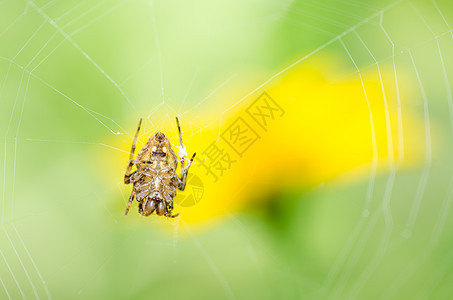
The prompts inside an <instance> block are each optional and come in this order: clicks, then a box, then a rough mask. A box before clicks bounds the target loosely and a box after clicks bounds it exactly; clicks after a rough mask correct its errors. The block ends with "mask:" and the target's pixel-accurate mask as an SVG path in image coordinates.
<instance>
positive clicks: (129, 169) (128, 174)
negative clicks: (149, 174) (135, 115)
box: [124, 119, 142, 184]
mask: <svg viewBox="0 0 453 300" xmlns="http://www.w3.org/2000/svg"><path fill="white" fill-rule="evenodd" d="M141 126H142V119H140V122H139V123H138V128H137V132H136V133H135V137H134V141H133V142H132V149H131V153H130V155H129V164H128V166H127V169H126V173H124V183H125V184H129V183H131V180H130V177H131V176H132V175H133V174H134V173H135V172H134V173H131V172H132V167H133V166H134V163H135V161H134V160H133V158H134V152H135V145H136V144H137V137H138V132H139V131H140V127H141Z"/></svg>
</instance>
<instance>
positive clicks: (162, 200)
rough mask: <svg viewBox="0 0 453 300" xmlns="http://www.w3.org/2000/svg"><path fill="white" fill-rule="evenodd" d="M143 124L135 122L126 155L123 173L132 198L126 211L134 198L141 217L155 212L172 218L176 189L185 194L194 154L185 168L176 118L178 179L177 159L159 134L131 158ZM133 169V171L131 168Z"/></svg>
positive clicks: (166, 141) (127, 210) (184, 155)
mask: <svg viewBox="0 0 453 300" xmlns="http://www.w3.org/2000/svg"><path fill="white" fill-rule="evenodd" d="M141 124H142V119H140V122H139V123H138V128H137V132H136V133H135V137H134V141H133V143H132V149H131V153H130V156H129V165H128V166H127V169H126V173H125V174H124V183H125V184H130V183H132V184H133V185H134V186H133V188H132V193H131V196H130V197H129V202H128V203H127V207H126V215H127V213H128V212H129V208H130V206H131V203H132V201H133V200H134V198H135V199H136V200H137V202H138V203H139V204H138V212H139V213H140V214H141V215H142V216H149V215H151V214H152V213H153V212H154V211H156V214H157V215H159V216H162V215H165V216H166V217H168V218H175V217H177V216H178V215H179V213H178V214H176V215H173V198H174V197H175V196H176V189H179V190H181V191H184V188H185V187H186V180H187V172H188V171H189V168H190V166H191V164H192V162H193V159H194V157H195V155H196V153H194V154H193V155H192V158H191V159H190V161H189V163H188V164H187V166H185V158H186V154H187V152H186V147H185V146H184V144H183V142H182V134H181V127H180V125H179V120H178V118H176V124H177V125H178V132H179V144H180V146H179V147H178V149H179V153H178V155H179V158H180V164H181V177H179V176H178V175H177V174H176V168H177V166H178V159H177V157H176V154H175V152H174V151H173V149H172V148H171V144H170V141H169V139H168V138H167V137H166V136H165V134H163V133H162V132H157V133H155V134H153V135H152V136H151V137H150V138H149V140H148V142H147V143H146V145H145V146H143V148H142V150H140V152H139V153H138V154H137V157H136V158H135V160H134V159H133V158H134V152H135V144H136V143H137V137H138V133H139V131H140V127H141ZM134 165H135V166H136V170H135V171H134V172H132V167H133V166H134Z"/></svg>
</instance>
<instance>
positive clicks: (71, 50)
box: [0, 0, 453, 299]
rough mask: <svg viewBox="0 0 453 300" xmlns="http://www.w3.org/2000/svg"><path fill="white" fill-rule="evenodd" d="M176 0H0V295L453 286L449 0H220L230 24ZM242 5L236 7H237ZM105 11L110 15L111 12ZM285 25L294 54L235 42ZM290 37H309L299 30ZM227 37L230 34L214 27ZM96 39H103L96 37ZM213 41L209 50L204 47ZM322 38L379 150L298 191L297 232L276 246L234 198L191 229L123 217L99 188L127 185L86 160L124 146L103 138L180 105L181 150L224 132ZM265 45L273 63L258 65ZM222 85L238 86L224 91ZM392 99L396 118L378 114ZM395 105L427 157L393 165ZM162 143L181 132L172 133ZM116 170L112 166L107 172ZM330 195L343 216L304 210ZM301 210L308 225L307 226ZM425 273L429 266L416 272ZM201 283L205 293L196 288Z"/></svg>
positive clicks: (161, 124) (290, 293)
mask: <svg viewBox="0 0 453 300" xmlns="http://www.w3.org/2000/svg"><path fill="white" fill-rule="evenodd" d="M171 4H172V3H169V4H163V3H160V2H151V1H141V0H131V1H125V0H123V1H96V2H95V3H94V2H93V1H81V2H71V1H65V2H63V1H56V0H51V1H23V2H20V3H17V1H13V0H3V1H0V11H2V12H0V14H1V15H2V21H0V43H1V44H0V45H1V48H0V71H1V72H0V76H1V77H0V99H2V101H1V106H2V109H1V111H2V112H1V113H2V120H1V122H2V129H3V128H4V130H3V131H4V137H5V138H4V141H3V142H4V147H3V148H4V149H3V164H2V166H3V184H2V202H1V203H2V205H1V230H0V240H1V243H0V256H1V258H0V264H1V268H0V283H1V285H2V289H1V291H0V294H1V295H2V298H8V299H16V298H38V299H40V298H44V299H45V298H49V299H52V298H61V297H67V296H69V297H74V298H91V297H98V296H99V295H102V296H104V297H108V298H125V297H126V298H132V297H134V298H148V297H149V293H150V289H149V288H148V287H147V285H149V283H150V282H151V283H153V285H155V286H153V288H154V290H153V291H152V292H153V293H154V294H155V295H156V296H157V297H164V296H170V297H173V298H178V297H181V296H182V295H184V294H181V291H183V293H185V294H186V296H189V295H190V296H193V297H195V295H196V296H197V297H205V298H210V299H212V298H214V297H217V296H218V295H222V296H223V297H224V298H228V299H234V298H243V297H246V296H248V297H261V298H265V297H268V298H269V297H272V296H269V295H275V296H277V295H279V296H281V297H282V298H301V297H315V298H326V299H331V298H332V299H337V298H362V297H367V296H368V297H370V295H371V296H374V297H376V292H379V295H380V296H379V298H386V299H388V298H401V297H402V295H414V296H415V295H417V296H418V297H420V292H421V293H422V297H423V298H427V297H429V296H431V297H433V296H436V297H439V298H451V296H452V293H453V291H452V289H451V288H450V287H449V282H450V280H451V276H452V273H451V269H452V263H451V260H452V257H451V245H452V243H451V238H450V236H451V234H448V233H449V232H448V228H449V226H448V225H449V215H450V211H451V204H452V197H453V174H452V172H451V171H450V169H451V168H449V167H450V166H451V163H452V161H451V158H450V156H449V155H448V154H449V153H450V152H451V151H449V150H450V149H451V147H452V142H453V139H452V137H453V121H452V120H453V99H452V90H451V79H450V77H451V75H450V73H451V71H452V64H453V61H452V60H451V55H449V53H452V50H453V49H452V48H453V31H452V28H451V25H450V24H451V23H452V20H453V19H452V18H453V16H452V15H449V14H448V8H450V7H449V4H448V2H446V1H443V2H441V1H434V0H433V1H388V2H387V3H386V4H385V5H384V4H379V5H377V4H375V3H372V2H370V4H368V3H362V2H356V1H352V0H344V1H325V2H321V3H318V2H315V1H304V2H303V3H302V2H298V1H295V2H293V1H283V2H282V1H265V2H260V3H258V2H253V1H251V2H247V3H245V4H244V3H242V2H231V4H229V5H226V4H224V7H222V8H224V9H228V10H229V11H227V12H226V14H228V13H232V12H235V13H237V14H238V16H236V17H235V19H234V23H231V22H232V21H231V19H228V18H225V19H222V17H219V20H216V19H215V18H214V17H211V18H207V20H206V21H208V22H213V24H214V25H213V26H212V27H210V28H206V27H205V26H204V24H201V23H197V22H196V21H195V20H196V17H197V16H200V11H199V9H206V10H207V11H209V12H211V11H212V12H213V13H214V12H217V8H215V7H211V6H209V4H208V3H207V2H206V3H203V2H197V5H194V7H188V6H187V7H185V6H184V5H183V4H180V5H181V6H182V7H181V11H185V10H187V13H186V14H184V13H175V12H174V11H175V7H174V6H173V7H172V5H171ZM173 4H174V3H173ZM339 4H341V5H339ZM174 5H175V4H174ZM239 8H240V9H242V10H241V11H245V12H246V13H244V15H242V13H239V11H240V10H238V9H239ZM5 12H6V13H5ZM250 15H251V16H252V17H251V18H250ZM403 15H404V16H405V17H404V18H403V17H401V16H403ZM176 17H182V18H184V17H185V18H186V19H183V20H185V21H187V20H189V21H190V22H189V23H186V24H183V25H181V24H180V25H179V27H178V26H176V25H175V26H176V27H177V28H176V29H175V32H176V33H178V34H179V35H177V36H178V38H179V39H172V38H171V36H168V34H167V33H168V32H167V27H168V26H170V23H169V22H166V21H165V20H166V18H169V19H170V20H173V19H177V18H176ZM109 18H113V19H115V20H116V19H118V22H110V23H109V22H106V21H105V20H106V19H109ZM405 22H406V23H407V24H403V23H405ZM125 24H127V25H128V26H129V27H126V25H125ZM282 24H285V26H287V28H290V29H291V30H292V32H291V34H292V35H294V38H295V39H297V41H295V45H294V46H293V48H292V49H290V50H288V51H293V52H294V54H297V55H298V57H299V58H298V59H296V60H294V61H292V62H290V63H288V61H287V60H283V59H282V60H279V59H276V60H275V59H274V60H275V61H273V59H271V58H270V57H268V56H266V55H261V56H260V55H256V54H255V53H252V52H250V51H249V52H247V51H248V50H247V46H249V47H252V46H253V47H255V48H256V49H259V48H260V47H262V46H264V45H268V44H266V42H265V37H263V36H260V35H259V33H260V32H268V31H272V30H275V28H276V27H278V26H282ZM135 28H147V30H146V31H144V32H145V33H146V34H143V32H142V31H137V32H134V29H135ZM399 28H401V29H399ZM183 29H185V30H187V31H188V32H189V33H190V32H195V33H199V32H201V33H203V34H207V36H209V37H210V38H211V39H212V41H209V42H207V41H205V40H202V39H199V40H197V39H196V38H197V34H185V33H184V30H183ZM408 29H410V31H411V32H409V31H408ZM177 30H181V32H179V31H177ZM95 31H96V34H94V33H95ZM239 32H251V33H254V34H256V37H255V39H252V40H251V41H250V40H248V41H247V42H244V40H246V39H247V38H250V36H247V35H243V36H240V38H238V39H236V35H237V34H238V33H239ZM412 32H416V33H417V34H412ZM370 33H373V34H372V36H370ZM186 35H187V36H186ZM301 36H302V37H304V36H309V37H313V41H310V43H304V42H303V41H299V39H301V38H300V37H301ZM241 38H242V40H241ZM191 39H195V40H191ZM224 40H226V42H231V43H233V42H235V43H237V44H222V43H223V41H224ZM102 43H106V45H107V46H105V47H104V46H102V47H101V45H102ZM216 43H218V44H219V45H216ZM117 44H121V45H123V46H124V45H128V47H131V48H132V49H133V50H130V48H128V47H126V46H124V47H123V48H121V49H123V50H124V49H128V55H130V53H134V54H136V55H134V56H133V57H129V56H128V57H127V59H125V61H121V60H115V63H114V64H112V62H111V61H112V60H113V59H117V58H120V57H124V55H123V54H122V53H120V52H118V51H120V50H121V49H120V50H118V49H116V48H115V47H109V46H115V45H117ZM224 47H231V48H232V50H230V51H228V52H227V54H225V53H224V52H221V50H219V49H222V51H223V49H224ZM182 48H184V49H185V51H184V53H181V49H182ZM178 51H179V52H178ZM216 51H217V52H216ZM211 52H212V53H214V54H213V55H212V56H210V55H207V54H210V53H211ZM332 52H333V53H336V54H337V55H338V56H339V57H340V59H341V60H342V61H344V62H346V63H347V64H349V66H350V67H349V68H350V69H349V70H348V71H347V72H344V74H347V75H342V77H341V78H335V79H332V83H333V82H334V81H335V80H337V81H340V80H342V79H345V78H348V79H355V80H360V82H361V85H362V87H363V99H364V101H365V102H367V104H368V108H369V115H368V116H367V117H369V121H370V138H371V143H372V147H373V159H372V162H371V166H370V168H369V177H368V178H367V179H365V180H364V181H363V182H362V183H356V184H355V185H353V186H348V187H343V186H342V187H338V186H337V185H335V184H334V183H330V182H328V183H325V184H324V185H322V186H320V187H318V188H316V189H314V190H313V191H310V192H309V193H308V195H307V196H306V197H307V198H308V200H309V201H308V202H310V203H312V202H316V203H317V204H316V205H317V206H316V207H317V208H316V209H314V210H310V213H311V214H312V215H311V216H310V217H309V218H308V219H309V220H308V221H307V220H304V222H305V223H304V222H302V221H295V222H293V223H291V225H289V226H290V228H289V229H288V232H290V233H288V235H290V236H291V237H292V238H295V239H296V243H303V244H304V247H302V248H300V247H298V246H297V245H294V244H292V243H288V245H287V247H286V248H285V247H283V246H282V249H280V248H279V247H277V246H275V245H274V242H273V241H271V240H269V239H271V238H269V237H268V236H267V235H266V228H265V227H264V225H263V224H262V223H261V222H260V221H259V220H258V219H257V218H255V217H253V216H250V215H248V214H245V213H230V212H228V211H225V218H224V220H223V221H222V222H221V224H217V225H216V226H215V229H214V230H205V231H203V230H198V229H197V228H196V227H193V226H192V225H190V224H187V223H185V222H184V221H181V222H172V223H169V224H166V225H165V224H164V225H162V223H161V222H160V220H158V219H156V218H150V219H149V222H148V220H147V222H146V225H143V222H142V219H140V220H137V219H133V220H132V221H129V222H128V223H126V222H125V221H123V220H122V219H120V218H122V216H121V214H122V211H121V212H120V213H117V212H116V210H117V208H118V207H120V206H117V205H116V204H110V203H113V201H112V202H110V201H106V199H118V198H119V196H118V195H122V198H123V201H124V202H126V201H127V197H128V195H126V194H124V190H123V189H122V188H121V186H122V183H121V182H120V181H117V180H116V181H114V182H113V184H105V182H103V181H102V179H99V178H102V177H103V176H105V175H104V173H109V171H111V173H114V172H116V170H114V171H113V170H109V169H107V170H99V169H97V168H96V167H90V165H93V164H94V165H96V162H97V161H98V160H102V156H103V153H105V151H112V152H113V153H117V152H119V153H121V154H122V155H124V157H127V155H128V151H125V150H124V149H122V148H119V147H117V146H116V145H115V144H114V142H113V141H114V140H118V139H119V140H122V141H124V143H127V144H130V141H131V139H132V137H133V134H134V127H135V126H136V121H137V120H138V118H140V117H142V118H144V119H145V123H146V124H145V128H144V130H143V132H142V133H141V135H142V136H143V137H146V136H149V135H150V133H152V132H155V131H157V130H163V129H165V128H168V126H169V125H168V124H172V123H173V122H174V121H173V118H174V116H175V115H179V116H180V117H181V120H182V125H183V130H184V138H185V139H186V141H187V144H188V145H189V146H188V149H189V151H192V150H193V148H194V145H193V143H191V141H192V140H193V139H196V138H197V137H199V136H203V135H204V134H205V132H206V131H207V130H208V129H212V128H215V129H217V130H216V131H218V132H219V135H220V132H221V130H223V128H224V126H225V122H226V121H227V120H228V117H229V114H230V112H231V111H233V110H235V109H237V108H238V107H240V106H241V105H242V104H243V103H245V102H247V101H249V100H250V99H251V98H254V97H256V96H258V94H259V93H261V92H262V91H264V90H265V89H266V88H267V87H268V85H270V84H272V83H274V82H275V81H276V80H279V79H280V78H281V76H282V75H284V74H286V73H287V72H290V71H291V70H292V69H294V68H295V67H297V66H300V65H302V64H304V63H306V62H309V61H310V60H312V59H316V58H317V57H322V55H324V54H328V53H332ZM212 53H211V54H212ZM300 53H306V54H304V55H302V56H301V55H300ZM216 55H218V57H216ZM130 56H132V55H130ZM286 57H287V56H286ZM68 61H71V64H69V63H68ZM193 61H195V62H196V63H194V62H193ZM268 61H272V63H269V64H268V65H266V68H264V69H262V67H261V66H262V65H263V62H268ZM235 62H236V63H235ZM60 64H61V66H60ZM116 64H117V65H118V66H117V67H114V65H116ZM212 64H216V68H212V67H211V66H212ZM243 65H246V66H247V68H243V67H242V66H243ZM276 66H277V67H276ZM65 67H67V68H68V69H67V70H65ZM244 69H245V70H244ZM384 69H390V70H391V72H390V73H389V72H385V71H384ZM249 70H253V71H249ZM255 70H258V72H256V71H255ZM403 73H404V75H403ZM408 73H409V74H408ZM371 74H377V77H378V78H379V84H380V87H381V90H382V95H383V103H382V105H383V106H384V108H385V120H386V122H385V123H386V137H387V153H388V158H387V159H386V160H385V161H382V160H381V159H379V153H378V145H377V141H376V129H375V128H374V122H373V120H374V119H373V110H372V108H371V107H370V104H369V103H370V102H369V101H370V93H369V91H368V89H367V85H366V78H367V77H368V76H371ZM388 74H392V75H391V76H390V77H389V76H388ZM404 77H411V79H412V81H411V82H413V83H415V84H416V87H412V89H409V88H408V87H407V84H406V85H405V83H406V82H405V81H404V80H406V79H405V78H404ZM181 85H183V87H181ZM389 90H394V91H395V95H394V97H395V99H396V102H395V103H393V102H390V101H389V99H387V98H386V95H387V94H388V91H389ZM232 91H234V95H239V96H238V97H234V99H231V98H232V97H231V94H232ZM97 97H103V98H102V99H104V98H105V99H109V100H108V101H104V100H99V99H98V98H97ZM409 98H410V99H412V98H415V99H418V100H417V101H414V102H410V101H407V99H409ZM218 107H221V109H220V110H218ZM392 108H395V110H396V112H397V118H396V122H395V120H394V119H392V118H391V117H390V110H391V109H392ZM214 109H217V110H218V111H220V113H218V114H216V115H214V116H212V117H210V119H209V120H208V122H206V121H205V120H204V119H203V118H200V116H202V115H203V112H211V111H213V110H214ZM406 111H415V112H417V113H419V114H420V116H421V118H422V120H423V132H420V133H419V134H420V135H421V136H423V139H424V142H423V145H424V149H423V153H424V160H423V162H422V164H421V167H420V168H414V170H407V169H404V168H402V167H401V166H402V165H403V163H404V162H405V160H406V159H407V158H406V156H405V154H406V152H408V149H405V144H404V140H405V136H406V135H407V134H408V132H411V130H412V129H411V128H403V118H404V117H405V115H406ZM49 120H50V122H49ZM44 121H48V122H44ZM172 128H174V127H172ZM393 128H397V130H396V131H394V130H392V129H393ZM438 128H441V129H445V128H447V129H448V130H439V129H438ZM174 129H175V128H174ZM449 130H452V132H449ZM395 132H397V137H394V136H393V135H394V133H395ZM438 132H442V134H443V135H442V134H439V133H438ZM445 132H446V133H447V134H445ZM436 135H442V136H441V137H439V136H436ZM105 136H109V137H110V138H107V139H106V138H105ZM172 136H173V137H176V131H174V132H173V134H172ZM440 139H442V142H441V143H439V142H438V141H439V140H440ZM100 140H101V141H102V142H99V141H100ZM108 140H109V141H112V142H111V143H109V142H105V141H108ZM394 141H397V142H396V143H394ZM172 142H174V143H175V144H176V142H177V139H176V138H172ZM435 147H438V148H435ZM395 149H397V151H395ZM409 150H410V149H409ZM91 157H96V158H95V159H94V158H93V159H91ZM88 158H90V159H88ZM434 158H437V159H434ZM87 160H88V162H87ZM382 165H385V167H386V169H387V170H388V171H387V172H386V174H385V175H381V174H379V172H378V169H379V168H380V167H381V166H382ZM97 166H99V164H97ZM344 175H345V176H347V174H344ZM121 176H122V174H117V173H114V177H115V178H121ZM340 177H341V176H340ZM409 187H413V188H409ZM342 195H344V196H342ZM310 197H312V198H313V199H311V198H310ZM315 198H317V199H315ZM315 200H316V201H315ZM340 200H341V201H340ZM116 201H117V200H116ZM302 202H307V201H300V202H299V203H298V204H296V205H295V206H296V207H295V208H294V210H296V211H301V210H304V209H307V207H306V206H304V205H305V204H301V203H302ZM120 204H121V205H123V204H124V203H123V202H122V203H120ZM312 205H314V204H312ZM121 207H122V206H121ZM345 207H346V208H347V211H346V210H345ZM336 209H337V210H338V212H337V213H335V215H337V216H336V217H335V220H336V221H337V222H339V226H338V228H331V227H330V226H328V225H324V227H323V225H322V224H323V223H319V221H316V220H315V221H313V220H314V219H316V218H318V219H317V220H319V219H322V218H325V215H324V213H328V212H330V213H331V211H335V210H336ZM68 212H69V213H68ZM332 215H334V214H332ZM346 218H349V220H347V221H346ZM310 222H313V223H310ZM311 224H314V225H315V227H316V228H315V229H307V227H310V225H311ZM291 226H292V227H291ZM318 226H319V227H318ZM326 226H327V228H326ZM334 227H335V226H334ZM318 231H319V232H320V233H319V234H320V235H322V234H324V235H326V236H328V235H335V234H338V235H339V237H332V239H333V240H334V241H333V242H332V243H330V244H329V243H326V242H325V240H329V239H324V240H322V241H320V239H318V238H311V239H310V238H307V239H306V240H305V239H302V238H301V237H300V236H299V235H301V234H306V235H308V236H313V235H314V234H317V233H318ZM182 235H184V236H186V237H187V238H186V237H184V238H181V236H182ZM301 239H302V241H303V242H301ZM231 245H234V246H231ZM328 247H331V248H330V249H326V248H328ZM301 249H303V251H301V252H297V251H300V250H301ZM296 250H297V251H296ZM317 250H320V253H315V251H317ZM296 252H297V253H296ZM312 260H320V261H321V262H319V263H314V262H312ZM293 262H294V263H293ZM232 265H235V266H240V267H238V268H233V267H232ZM238 270H239V271H240V272H241V275H242V277H241V276H239V277H240V278H242V280H240V279H238V276H237V275H238ZM389 270H391V280H390V278H389V276H388V273H389V272H388V271H389ZM427 272H428V273H429V274H431V276H430V278H426V276H425V275H424V274H426V273H427ZM197 278H199V280H197ZM244 280H245V283H244ZM270 282H272V284H271V283H270ZM263 285H264V288H263V287H262V286H263ZM373 285H377V286H379V289H378V290H374V289H373V288H372V287H373ZM206 286H210V287H212V288H210V289H205V287H206ZM419 286H420V287H423V289H420V288H419ZM258 287H260V288H258ZM201 290H204V291H206V292H205V294H203V295H199V293H200V291H201ZM251 291H254V293H253V294H252V293H251ZM275 296H274V297H275Z"/></svg>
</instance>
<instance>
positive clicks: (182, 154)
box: [176, 117, 187, 170]
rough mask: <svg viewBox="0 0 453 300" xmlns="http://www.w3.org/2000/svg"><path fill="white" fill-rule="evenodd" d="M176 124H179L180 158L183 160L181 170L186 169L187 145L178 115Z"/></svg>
mask: <svg viewBox="0 0 453 300" xmlns="http://www.w3.org/2000/svg"><path fill="white" fill-rule="evenodd" d="M176 124H177V125H178V133H179V152H178V154H179V159H180V160H181V170H182V169H184V163H185V160H186V154H187V153H186V147H185V146H184V144H183V142H182V133H181V126H180V125H179V119H178V117H176Z"/></svg>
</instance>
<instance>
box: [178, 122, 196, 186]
mask: <svg viewBox="0 0 453 300" xmlns="http://www.w3.org/2000/svg"><path fill="white" fill-rule="evenodd" d="M176 124H177V125H178V132H179V147H178V148H179V151H178V154H179V158H180V160H181V178H179V185H178V189H179V190H181V191H184V189H185V188H186V181H187V172H188V171H189V168H190V166H191V165H192V162H193V159H194V158H195V155H196V154H197V153H196V152H195V153H194V154H193V155H192V158H191V159H190V161H189V163H188V164H187V167H186V166H184V165H185V159H186V155H187V152H186V146H184V143H183V142H182V133H181V126H180V125H179V120H178V117H176Z"/></svg>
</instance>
